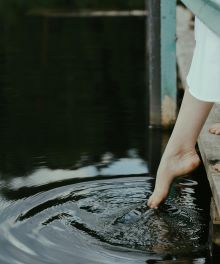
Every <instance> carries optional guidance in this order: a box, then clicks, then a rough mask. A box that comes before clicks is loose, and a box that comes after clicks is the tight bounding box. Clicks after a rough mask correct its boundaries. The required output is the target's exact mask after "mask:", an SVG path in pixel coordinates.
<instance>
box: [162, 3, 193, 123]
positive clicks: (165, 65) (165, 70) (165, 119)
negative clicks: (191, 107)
mask: <svg viewBox="0 0 220 264" xmlns="http://www.w3.org/2000/svg"><path fill="white" fill-rule="evenodd" d="M193 1H194V0H193ZM160 2H161V3H160V4H161V6H160V8H161V11H160V12H161V14H160V18H161V20H160V21H161V22H160V23H161V33H160V34H161V108H162V111H161V115H162V118H161V120H162V126H163V127H164V128H169V127H172V126H173V125H174V123H175V121H176V104H177V102H176V101H177V100H176V99H177V98H176V97H177V83H176V75H177V74H176V0H160Z"/></svg>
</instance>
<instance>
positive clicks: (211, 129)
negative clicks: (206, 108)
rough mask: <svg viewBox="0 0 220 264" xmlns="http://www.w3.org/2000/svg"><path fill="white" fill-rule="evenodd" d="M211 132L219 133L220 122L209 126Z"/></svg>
mask: <svg viewBox="0 0 220 264" xmlns="http://www.w3.org/2000/svg"><path fill="white" fill-rule="evenodd" d="M209 132H210V133H211V134H215V135H220V123H215V124H213V125H212V126H211V127H210V128H209Z"/></svg>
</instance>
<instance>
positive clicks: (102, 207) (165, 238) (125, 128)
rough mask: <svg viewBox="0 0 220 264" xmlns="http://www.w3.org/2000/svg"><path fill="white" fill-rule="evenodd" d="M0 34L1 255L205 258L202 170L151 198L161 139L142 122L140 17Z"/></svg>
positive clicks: (19, 259)
mask: <svg viewBox="0 0 220 264" xmlns="http://www.w3.org/2000/svg"><path fill="white" fill-rule="evenodd" d="M1 36H2V37H1V41H0V50H1V54H0V59H1V60H0V76H1V77H0V82H1V85H0V100H1V101H0V128H1V129H0V145H1V151H0V233H1V236H0V262H1V263H2V264H6V263H10V264H13V263H23V264H26V263H28V264H30V263H32V264H35V263H54V264H56V263H62V262H65V263H74V264H75V263H87V262H88V263H121V264H122V263H207V261H208V249H207V232H208V227H207V224H208V221H209V219H208V216H207V215H208V210H209V198H210V194H209V190H208V189H207V184H206V182H205V178H204V177H200V175H204V172H203V171H200V170H197V172H196V173H195V175H191V176H190V177H188V178H181V179H179V180H178V181H176V182H175V183H174V184H173V186H172V188H171V192H170V196H169V199H168V200H167V201H166V203H165V204H164V205H163V206H161V208H160V209H159V210H152V209H149V208H147V206H146V201H147V199H148V197H149V195H150V194H151V192H152V188H153V184H154V178H155V177H154V175H155V172H156V168H157V166H158V162H159V159H160V156H161V149H162V148H163V147H164V145H165V144H166V141H167V137H168V135H166V134H164V133H163V134H162V133H161V131H158V130H155V131H154V130H149V131H148V129H147V114H146V109H147V103H146V101H147V93H146V79H145V73H146V69H145V66H144V65H145V56H144V54H145V47H144V43H145V18H144V17H115V18H112V17H111V18H110V17H108V18H104V17H99V18H83V19H81V18H53V19H48V18H47V19H46V18H41V17H25V18H23V19H22V20H21V21H20V22H19V23H18V24H17V25H14V26H13V27H10V30H9V29H7V30H6V29H5V28H2V29H1ZM204 192H205V193H207V197H204V195H203V193H204Z"/></svg>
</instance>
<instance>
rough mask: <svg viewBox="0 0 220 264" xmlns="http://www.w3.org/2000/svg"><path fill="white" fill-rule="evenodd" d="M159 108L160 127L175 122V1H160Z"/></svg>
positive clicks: (171, 124) (166, 126)
mask: <svg viewBox="0 0 220 264" xmlns="http://www.w3.org/2000/svg"><path fill="white" fill-rule="evenodd" d="M160 17H161V107H162V112H161V114H162V116H161V119H162V120H161V121H162V126H163V127H165V128H169V127H171V126H173V125H174V123H175V120H176V96H177V84H176V0H161V16H160Z"/></svg>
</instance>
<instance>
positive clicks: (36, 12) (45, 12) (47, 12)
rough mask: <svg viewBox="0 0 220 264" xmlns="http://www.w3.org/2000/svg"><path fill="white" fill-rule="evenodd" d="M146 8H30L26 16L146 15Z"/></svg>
mask: <svg viewBox="0 0 220 264" xmlns="http://www.w3.org/2000/svg"><path fill="white" fill-rule="evenodd" d="M147 13H148V12H147V10H120V11H118V10H111V11H106V10H96V11H91V10H90V11H89V10H79V11H77V12H73V11H69V10H66V11H60V10H56V9H47V8H41V9H37V8H36V9H32V10H30V11H28V13H27V15H28V16H40V17H48V18H62V17H115V16H118V17H127V16H147Z"/></svg>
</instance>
